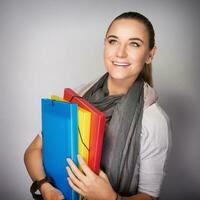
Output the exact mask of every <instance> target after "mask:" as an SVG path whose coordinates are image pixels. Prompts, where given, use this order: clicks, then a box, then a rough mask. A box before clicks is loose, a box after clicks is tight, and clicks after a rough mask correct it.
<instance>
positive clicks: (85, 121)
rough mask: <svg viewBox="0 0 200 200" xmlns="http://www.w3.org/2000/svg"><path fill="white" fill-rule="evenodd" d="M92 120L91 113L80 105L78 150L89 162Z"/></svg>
mask: <svg viewBox="0 0 200 200" xmlns="http://www.w3.org/2000/svg"><path fill="white" fill-rule="evenodd" d="M90 121H91V113H90V112H88V111H87V110H85V109H83V108H81V107H78V128H79V134H78V152H79V154H80V155H82V156H83V158H84V160H85V161H86V163H88V158H89V141H90Z"/></svg>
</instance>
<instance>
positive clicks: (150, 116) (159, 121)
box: [142, 102, 171, 149]
mask: <svg viewBox="0 0 200 200" xmlns="http://www.w3.org/2000/svg"><path fill="white" fill-rule="evenodd" d="M142 140H143V142H144V143H148V144H154V146H157V147H160V148H167V149H168V147H169V146H171V124H170V120H169V117H168V115H167V114H166V112H165V111H164V110H163V109H162V108H161V106H160V105H159V104H158V103H157V102H156V103H154V104H152V105H151V106H149V107H148V108H147V109H145V110H144V113H143V119H142Z"/></svg>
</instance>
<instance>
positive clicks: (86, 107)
mask: <svg viewBox="0 0 200 200" xmlns="http://www.w3.org/2000/svg"><path fill="white" fill-rule="evenodd" d="M41 103H42V145H43V146H42V156H43V165H44V170H45V173H46V175H47V176H48V177H51V178H52V179H53V182H54V185H55V187H56V188H58V189H59V190H60V191H61V192H62V193H63V194H64V196H65V199H67V200H78V199H79V198H80V197H79V195H78V194H77V193H76V192H74V191H73V190H72V189H71V187H70V186H69V184H68V182H67V177H68V175H67V172H66V167H67V166H68V164H67V161H66V158H71V159H72V160H73V161H74V163H75V164H76V165H77V166H78V161H77V154H80V155H82V157H83V158H84V160H85V161H86V163H87V164H88V165H89V167H90V168H91V169H92V170H93V171H94V172H95V173H96V174H98V173H99V168H100V160H101V151H102V143H103V135H104V127H105V119H106V117H105V114H104V113H102V112H100V111H99V110H98V109H97V108H95V107H94V106H93V105H91V104H90V103H89V102H87V101H86V100H85V99H83V98H82V97H81V96H79V95H78V94H77V93H75V92H74V91H73V90H71V89H70V88H66V89H65V90H64V98H63V99H62V98H60V97H57V96H52V97H51V99H42V101H41Z"/></svg>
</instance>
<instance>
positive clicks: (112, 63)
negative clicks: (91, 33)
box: [104, 19, 153, 82]
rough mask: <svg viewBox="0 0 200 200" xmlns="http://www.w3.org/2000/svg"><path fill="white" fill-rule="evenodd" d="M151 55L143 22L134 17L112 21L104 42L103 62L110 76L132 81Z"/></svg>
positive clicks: (151, 51)
mask: <svg viewBox="0 0 200 200" xmlns="http://www.w3.org/2000/svg"><path fill="white" fill-rule="evenodd" d="M152 57H153V49H152V50H150V48H149V36H148V31H147V29H146V27H145V25H144V24H143V23H141V22H139V21H137V20H135V19H119V20H115V21H114V22H113V23H112V25H111V27H110V29H109V30H108V32H107V35H106V38H105V44H104V63H105V66H106V69H107V71H108V73H109V77H110V78H112V79H115V80H123V81H128V82H130V81H132V82H133V81H135V80H136V79H137V77H138V75H139V74H140V72H141V71H142V69H143V66H144V64H145V63H147V64H149V63H150V62H151V59H152Z"/></svg>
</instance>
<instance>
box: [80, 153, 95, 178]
mask: <svg viewBox="0 0 200 200" xmlns="http://www.w3.org/2000/svg"><path fill="white" fill-rule="evenodd" d="M77 157H78V162H79V164H80V167H81V169H82V170H83V172H84V173H85V174H86V176H94V175H95V176H96V174H95V173H94V172H93V171H92V170H91V169H90V168H89V167H88V165H87V164H86V162H85V161H84V159H83V158H82V156H81V155H78V156H77Z"/></svg>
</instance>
